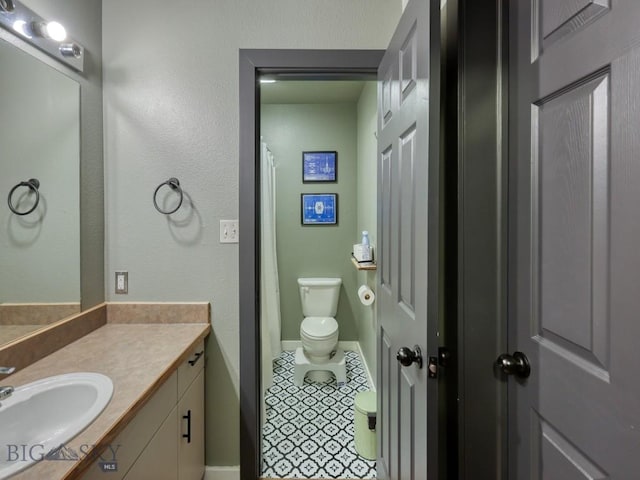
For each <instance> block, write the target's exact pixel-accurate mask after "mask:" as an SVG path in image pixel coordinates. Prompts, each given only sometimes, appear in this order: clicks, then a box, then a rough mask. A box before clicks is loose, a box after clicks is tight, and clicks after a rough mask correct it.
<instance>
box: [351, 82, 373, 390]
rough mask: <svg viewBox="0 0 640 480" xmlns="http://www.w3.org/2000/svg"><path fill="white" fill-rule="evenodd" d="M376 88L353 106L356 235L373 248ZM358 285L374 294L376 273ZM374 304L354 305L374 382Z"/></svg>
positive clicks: (361, 276) (370, 85)
mask: <svg viewBox="0 0 640 480" xmlns="http://www.w3.org/2000/svg"><path fill="white" fill-rule="evenodd" d="M376 99H377V85H376V82H367V83H366V84H365V87H364V88H363V90H362V94H361V95H360V99H359V100H358V106H357V115H358V116H357V122H358V136H357V139H358V145H357V147H358V156H357V159H358V161H357V192H358V200H357V202H358V215H357V216H358V231H359V232H360V231H362V230H367V231H368V232H369V241H370V243H371V245H372V246H373V247H374V254H375V253H376V252H375V246H376V244H377V242H376V228H377V191H378V184H377V183H378V181H377V178H378V176H377V149H378V148H377V146H378V145H377V141H376V137H375V133H376V131H377V118H378V117H377V101H376ZM357 277H358V285H363V284H367V285H368V286H369V288H371V289H372V290H373V291H374V292H375V291H376V280H377V274H376V271H370V270H365V271H360V272H358V274H357ZM375 306H376V304H375V302H374V304H373V305H371V306H369V307H366V306H364V305H362V304H361V303H358V309H357V310H356V318H357V328H358V340H359V342H360V348H361V349H362V354H363V356H364V358H365V361H366V362H367V365H368V366H369V368H370V369H371V373H372V375H373V378H374V380H375V372H374V369H375V367H376V316H375Z"/></svg>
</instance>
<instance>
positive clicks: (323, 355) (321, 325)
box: [300, 317, 339, 364]
mask: <svg viewBox="0 0 640 480" xmlns="http://www.w3.org/2000/svg"><path fill="white" fill-rule="evenodd" d="M338 333H339V332H338V322H336V319H335V318H332V317H306V318H305V319H304V320H303V321H302V323H301V324H300V340H301V341H302V348H303V350H304V352H305V353H306V355H307V357H309V360H311V362H313V363H317V364H321V363H326V362H327V361H328V360H329V357H330V355H331V352H333V351H334V350H335V348H336V346H337V345H338Z"/></svg>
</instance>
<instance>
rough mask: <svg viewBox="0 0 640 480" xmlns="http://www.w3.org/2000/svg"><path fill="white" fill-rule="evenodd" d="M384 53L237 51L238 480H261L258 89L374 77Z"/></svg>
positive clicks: (366, 51)
mask: <svg viewBox="0 0 640 480" xmlns="http://www.w3.org/2000/svg"><path fill="white" fill-rule="evenodd" d="M383 55H384V50H296V49H282V50H277V49H275V50H274V49H240V52H239V63H240V68H239V74H240V77H239V93H240V117H239V134H240V138H239V141H240V145H239V153H240V159H239V169H240V171H239V187H240V197H239V230H240V231H241V232H242V239H241V240H240V243H239V274H240V277H239V287H240V293H239V301H240V311H239V313H240V325H239V326H240V478H241V480H256V479H257V478H259V477H260V473H261V472H260V470H261V465H260V457H261V452H260V450H261V435H260V425H261V422H260V414H259V412H260V411H261V398H262V392H261V391H260V359H261V348H260V326H259V313H260V195H259V192H260V170H259V168H258V165H259V163H258V161H259V158H258V154H259V151H260V149H259V135H258V133H259V131H260V89H259V83H258V77H259V76H260V75H261V74H264V73H268V74H273V75H277V76H287V77H290V78H297V79H301V80H302V79H307V80H309V79H314V80H326V79H334V80H338V79H340V80H347V79H361V78H363V77H365V76H369V75H371V76H372V79H375V75H376V73H377V71H378V65H379V64H380V60H382V56H383Z"/></svg>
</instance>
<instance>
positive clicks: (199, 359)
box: [178, 340, 204, 398]
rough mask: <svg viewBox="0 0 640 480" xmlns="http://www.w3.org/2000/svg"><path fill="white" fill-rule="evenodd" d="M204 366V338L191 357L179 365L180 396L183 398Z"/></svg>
mask: <svg viewBox="0 0 640 480" xmlns="http://www.w3.org/2000/svg"><path fill="white" fill-rule="evenodd" d="M203 368H204V340H203V341H201V342H200V343H198V346H197V347H196V348H195V349H194V350H193V351H192V352H191V355H189V358H188V359H187V360H186V361H185V362H184V363H183V364H182V365H180V366H179V367H178V398H182V395H184V392H185V391H186V390H187V388H189V385H191V383H192V382H193V380H194V379H195V378H196V377H197V376H198V373H200V372H201V371H202V369H203Z"/></svg>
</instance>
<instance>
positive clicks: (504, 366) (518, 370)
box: [496, 352, 531, 378]
mask: <svg viewBox="0 0 640 480" xmlns="http://www.w3.org/2000/svg"><path fill="white" fill-rule="evenodd" d="M496 367H498V368H499V369H500V370H502V371H503V372H504V373H505V374H507V375H515V376H516V377H520V378H527V377H528V376H529V375H530V374H531V366H530V365H529V359H528V358H527V356H526V355H525V354H524V353H522V352H513V355H509V354H508V353H503V354H502V355H500V356H499V357H498V359H497V360H496Z"/></svg>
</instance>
